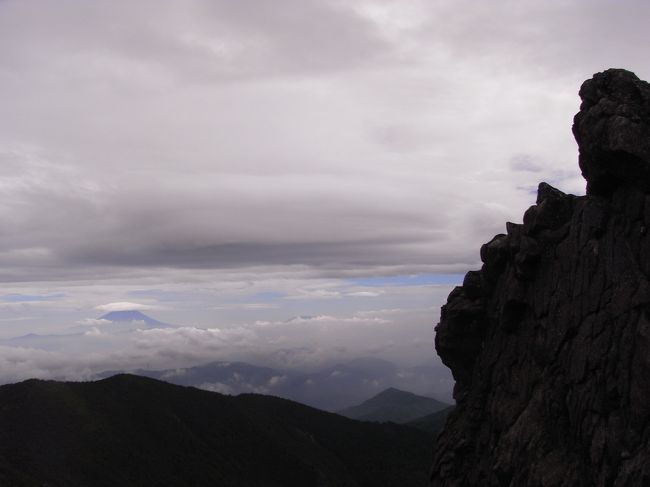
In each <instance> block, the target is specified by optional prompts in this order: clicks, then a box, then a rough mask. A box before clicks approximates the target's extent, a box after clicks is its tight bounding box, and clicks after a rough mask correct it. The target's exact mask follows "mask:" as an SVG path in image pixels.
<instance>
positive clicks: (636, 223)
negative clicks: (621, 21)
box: [431, 69, 650, 487]
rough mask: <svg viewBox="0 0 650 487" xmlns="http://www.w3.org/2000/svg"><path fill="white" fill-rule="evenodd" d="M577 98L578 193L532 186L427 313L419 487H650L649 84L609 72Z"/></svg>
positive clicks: (587, 84)
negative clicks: (445, 409) (430, 394)
mask: <svg viewBox="0 0 650 487" xmlns="http://www.w3.org/2000/svg"><path fill="white" fill-rule="evenodd" d="M580 96H581V98H582V100H583V101H582V105H581V108H580V112H579V113H578V114H577V115H576V116H575V119H574V126H573V131H574V134H575V137H576V140H577V141H578V144H579V147H580V168H581V170H582V173H583V175H584V176H585V178H586V180H587V195H586V196H581V197H576V196H572V195H566V194H564V193H562V192H560V191H559V190H557V189H555V188H553V187H551V186H550V185H548V184H545V183H541V184H540V185H539V191H538V196H537V204H536V205H534V206H532V207H531V208H529V209H528V210H527V211H526V213H525V215H524V218H523V224H514V223H508V224H507V226H506V228H507V233H506V234H503V235H497V236H496V237H494V238H493V239H492V240H491V241H490V242H488V243H487V244H485V245H483V247H482V248H481V260H482V261H483V267H482V268H481V270H480V271H472V272H469V273H468V274H467V275H466V276H465V280H464V282H463V285H462V286H460V287H457V288H455V289H454V290H453V291H452V292H451V294H450V295H449V298H448V301H447V304H446V305H445V306H443V308H442V313H441V321H440V324H439V325H438V326H437V327H436V330H437V333H436V350H437V352H438V354H439V355H440V357H441V358H442V360H443V362H444V363H445V364H446V365H447V366H449V367H450V368H451V370H452V372H453V375H454V378H455V380H456V387H455V390H454V396H455V399H456V402H457V407H456V409H455V411H454V412H453V413H452V414H451V415H450V417H449V419H448V421H447V424H446V426H445V429H444V431H443V432H442V433H441V435H440V436H439V438H438V441H437V444H436V451H435V454H434V464H433V468H432V472H431V482H432V485H434V486H516V487H524V486H529V487H538V486H539V487H542V486H543V487H555V486H566V487H569V486H571V487H576V486H641V485H650V282H649V280H648V276H650V231H649V230H650V85H649V84H648V83H646V82H644V81H640V80H639V79H638V78H637V77H636V76H635V75H634V74H632V73H630V72H628V71H625V70H619V69H610V70H607V71H605V72H603V73H599V74H596V75H595V76H594V77H593V78H592V79H590V80H588V81H586V82H585V83H584V84H583V85H582V88H581V90H580Z"/></svg>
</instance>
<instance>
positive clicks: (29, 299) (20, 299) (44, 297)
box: [0, 293, 65, 303]
mask: <svg viewBox="0 0 650 487" xmlns="http://www.w3.org/2000/svg"><path fill="white" fill-rule="evenodd" d="M64 297H65V294H63V293H56V294H5V295H3V296H0V301H2V302H4V303H33V302H38V301H56V300H57V299H61V298H64Z"/></svg>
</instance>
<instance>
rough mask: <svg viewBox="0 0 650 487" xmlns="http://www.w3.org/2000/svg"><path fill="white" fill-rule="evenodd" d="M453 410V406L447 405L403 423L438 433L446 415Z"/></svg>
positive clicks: (443, 425)
mask: <svg viewBox="0 0 650 487" xmlns="http://www.w3.org/2000/svg"><path fill="white" fill-rule="evenodd" d="M453 410H454V406H449V407H448V408H445V409H443V410H441V411H438V412H435V413H432V414H428V415H426V416H423V417H421V418H416V419H414V420H412V421H409V422H408V423H405V424H406V425H407V426H411V427H413V428H417V429H419V430H422V431H427V432H429V433H433V434H436V435H437V434H438V433H440V432H441V431H442V429H443V428H444V427H445V423H446V422H447V416H449V413H451V412H452V411H453Z"/></svg>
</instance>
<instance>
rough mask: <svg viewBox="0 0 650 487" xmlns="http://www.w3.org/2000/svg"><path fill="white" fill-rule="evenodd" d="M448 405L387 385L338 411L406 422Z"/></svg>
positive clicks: (357, 416)
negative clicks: (356, 403) (368, 396)
mask: <svg viewBox="0 0 650 487" xmlns="http://www.w3.org/2000/svg"><path fill="white" fill-rule="evenodd" d="M448 406H449V405H448V404H445V403H442V402H440V401H437V400H436V399H432V398H430V397H425V396H418V395H417V394H413V393H412V392H406V391H402V390H399V389H396V388H394V387H389V388H388V389H385V390H383V391H381V392H380V393H379V394H377V395H376V396H373V397H371V398H370V399H368V400H366V401H364V402H362V403H361V404H359V405H358V406H353V407H350V408H346V409H344V410H342V411H339V414H341V415H343V416H347V417H348V418H352V419H359V420H362V421H393V422H396V423H406V422H408V421H412V420H414V419H416V418H420V417H423V416H426V415H428V414H432V413H435V412H437V411H440V410H442V409H445V408H447V407H448Z"/></svg>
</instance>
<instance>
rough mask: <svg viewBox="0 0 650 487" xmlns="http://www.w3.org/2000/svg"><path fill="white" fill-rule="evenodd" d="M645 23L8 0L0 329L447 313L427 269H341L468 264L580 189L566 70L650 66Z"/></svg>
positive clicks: (206, 326)
mask: <svg viewBox="0 0 650 487" xmlns="http://www.w3.org/2000/svg"><path fill="white" fill-rule="evenodd" d="M649 14H650V4H648V3H647V2H645V1H641V0H636V1H629V2H625V3H620V2H619V3H617V4H614V3H613V2H608V1H604V0H596V1H594V0H568V1H564V2H561V3H557V2H516V1H514V0H499V1H494V2H484V3H481V4H477V3H476V2H470V1H469V0H460V1H451V0H442V1H437V2H429V1H425V0H404V1H401V2H391V1H387V0H358V1H357V0H355V1H352V2H343V1H340V0H281V1H278V2H265V1H262V0H257V1H256V0H246V1H240V2H232V1H226V0H217V1H212V0H183V1H181V0H170V1H166V2H159V1H154V0H142V1H138V2H128V1H123V0H118V1H110V2H109V1H93V2H87V1H84V0H60V1H57V2H51V1H47V0H4V1H1V2H0V66H1V67H0V100H1V101H2V107H3V116H2V117H0V191H1V192H2V198H1V201H0V232H1V235H2V238H0V281H1V282H2V283H3V286H4V291H3V292H4V293H5V294H4V295H3V296H0V336H1V337H10V336H15V335H20V334H24V333H28V332H32V331H37V332H39V333H47V332H52V331H57V332H60V331H62V330H65V329H66V327H69V326H71V325H72V324H74V323H77V322H82V323H87V324H89V325H90V324H92V321H84V320H96V319H97V311H98V310H99V309H100V308H97V306H98V305H101V304H102V303H112V304H111V305H110V306H109V305H106V306H109V307H105V308H102V310H103V311H110V310H113V309H117V308H116V306H117V307H118V308H120V307H122V305H121V304H120V303H125V302H126V303H138V304H137V307H138V309H160V313H161V319H163V320H164V321H166V322H172V323H179V324H184V325H188V326H186V327H185V328H184V331H183V332H174V333H180V335H175V334H174V333H172V332H169V333H171V334H170V335H162V336H158V335H155V334H149V335H147V334H145V335H143V340H144V339H145V338H146V340H145V341H147V340H148V341H150V342H152V343H162V342H161V341H162V340H177V341H179V342H181V343H185V344H194V345H192V346H195V347H196V350H201V346H202V344H203V343H204V341H203V338H205V337H206V336H208V335H205V334H206V333H207V334H209V333H211V332H209V331H206V330H214V329H220V330H222V329H224V324H228V323H230V324H242V323H254V322H255V321H259V322H265V323H278V322H283V321H284V320H287V319H289V318H290V317H291V316H300V315H309V316H324V317H327V316H338V317H341V316H360V315H358V314H356V313H360V312H361V313H363V312H366V311H369V310H371V309H390V308H400V309H407V308H409V307H412V308H413V309H416V308H417V309H421V308H423V307H428V306H433V307H434V308H437V307H438V306H439V305H440V303H441V302H442V301H443V299H444V293H441V292H438V291H434V290H432V289H433V288H432V287H431V286H419V287H417V286H415V287H413V286H411V287H410V288H409V289H410V290H406V289H405V288H404V289H403V288H399V286H392V285H386V286H384V285H378V286H375V285H373V286H371V285H359V284H358V282H357V281H355V280H358V279H360V278H373V277H374V278H387V277H390V276H408V275H442V274H445V275H447V274H462V273H463V272H465V271H467V270H468V269H471V268H475V267H476V266H478V265H479V262H478V261H479V259H478V249H479V246H480V244H481V243H483V242H484V241H487V240H489V239H490V238H491V237H492V235H493V234H495V233H498V232H501V231H503V229H504V223H505V221H507V220H514V221H519V220H520V219H521V215H522V214H523V212H524V210H525V209H526V207H527V206H529V205H530V204H532V203H533V202H534V199H535V195H534V192H535V188H536V185H537V183H538V182H540V181H542V180H545V181H547V182H549V183H551V184H554V185H557V186H558V187H560V188H561V189H563V190H567V191H572V192H576V193H581V192H583V188H584V182H583V181H582V179H581V177H580V175H579V171H578V167H577V162H576V159H577V158H576V152H577V151H576V146H575V143H574V141H573V139H572V136H571V133H570V125H571V119H572V116H573V114H574V113H575V112H576V111H577V109H578V105H579V100H578V97H577V91H578V88H579V85H580V83H581V82H582V81H583V80H584V79H586V78H588V77H590V76H591V75H592V74H593V73H594V72H597V71H601V70H603V69H605V68H608V67H611V66H617V67H626V68H629V69H632V70H634V71H636V72H637V74H638V75H639V76H640V77H642V78H650V68H648V64H647V52H646V51H647V46H648V45H649V44H650V30H648V29H647V26H646V19H647V18H648V16H649ZM604 33H607V35H604ZM441 279H442V277H441ZM457 279H458V278H456V280H457ZM452 281H453V279H452ZM452 281H449V282H445V284H446V285H450V284H453V282H452ZM440 282H441V283H442V281H440ZM447 290H448V288H447ZM370 301H372V303H373V304H372V305H370V304H369V302H370ZM128 306H129V307H132V306H133V305H128ZM163 308H164V309H163ZM131 309H132V308H131ZM436 317H437V313H436V312H435V311H433V312H432V314H431V317H430V319H427V321H426V324H427V326H429V325H430V323H432V322H435V320H436ZM345 323H346V326H347V327H351V328H353V327H356V328H355V329H361V328H362V327H364V326H365V325H364V324H363V323H359V322H356V323H353V322H345ZM321 324H322V325H323V326H324V325H325V324H326V320H324V321H322V322H321ZM235 328H236V327H235ZM258 328H260V329H261V327H258ZM389 328H390V327H389ZM96 329H97V331H98V332H97V333H96V335H97V337H99V336H100V335H101V332H102V326H97V327H96ZM194 329H195V330H203V331H197V332H191V331H189V330H194ZM247 329H248V328H247ZM266 329H268V330H274V331H273V335H272V336H271V335H269V336H268V337H267V339H269V340H270V339H271V338H274V339H278V340H279V337H281V336H284V335H282V333H281V330H282V329H283V327H282V326H268V327H266ZM387 329H388V328H387ZM391 329H392V330H393V331H392V333H393V337H394V338H395V339H396V340H397V339H398V337H399V336H400V329H399V327H398V323H393V325H392V328H391ZM258 332H259V331H256V333H258ZM93 333H94V332H93ZM166 333H167V332H166ZM183 333H185V334H183ZM265 333H266V332H265ZM269 333H271V332H270V331H269ZM336 333H341V335H340V337H344V336H346V335H345V333H343V332H342V331H340V330H338V331H337V332H336ZM423 333H424V332H423ZM196 334H198V335H196ZM209 336H212V335H209ZM314 336H320V335H317V334H316V335H314ZM422 337H423V339H425V338H426V339H428V340H430V337H429V336H428V335H426V336H425V335H422ZM303 339H304V340H308V339H309V337H308V336H304V337H303ZM321 339H322V340H325V341H327V340H326V338H325V337H321ZM340 339H343V338H340ZM371 341H372V340H369V343H370V342H371ZM207 342H208V343H211V341H210V340H207ZM387 342H388V341H387V340H384V341H383V343H387ZM138 343H140V342H138ZM297 345H298V344H295V343H294V344H292V347H293V349H297V348H296V346H297ZM161 347H162V348H161V349H166V348H165V347H164V346H162V345H161ZM173 347H177V344H176V342H174V345H173ZM173 347H172V348H173ZM307 348H309V347H307ZM334 348H335V347H334V346H333V345H332V347H330V349H332V350H333V349H334ZM180 349H183V347H180ZM431 351H433V348H432V347H431ZM7 353H9V352H7ZM16 353H19V352H17V351H12V352H11V354H10V355H11V356H14V354H16ZM188 353H189V352H188ZM251 353H252V352H251ZM0 355H4V351H3V352H2V354H0ZM190 355H191V354H190ZM199 356H201V357H203V355H201V353H198V352H197V353H196V354H195V355H194V357H195V358H197V357H199ZM44 360H45V359H44ZM47 360H49V358H48V359H47ZM102 360H103V359H102ZM16 363H22V362H20V360H18V361H17V362H16Z"/></svg>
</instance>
